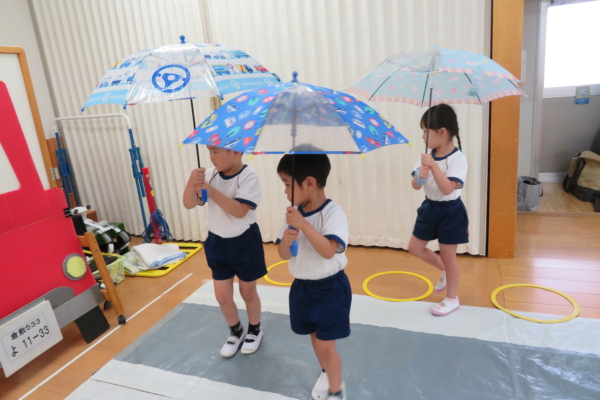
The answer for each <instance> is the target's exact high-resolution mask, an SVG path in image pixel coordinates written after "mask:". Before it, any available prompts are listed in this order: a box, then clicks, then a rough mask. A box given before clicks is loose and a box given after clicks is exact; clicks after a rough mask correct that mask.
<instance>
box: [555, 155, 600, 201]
mask: <svg viewBox="0 0 600 400" xmlns="http://www.w3.org/2000/svg"><path fill="white" fill-rule="evenodd" d="M563 188H564V189H565V192H567V193H571V194H572V195H573V196H575V197H577V198H578V199H579V200H581V201H590V202H595V201H596V199H597V198H598V197H600V155H598V154H596V153H594V152H592V151H584V152H582V153H579V154H577V156H575V157H574V158H573V160H571V166H570V167H569V173H568V174H567V176H566V177H565V180H564V181H563Z"/></svg>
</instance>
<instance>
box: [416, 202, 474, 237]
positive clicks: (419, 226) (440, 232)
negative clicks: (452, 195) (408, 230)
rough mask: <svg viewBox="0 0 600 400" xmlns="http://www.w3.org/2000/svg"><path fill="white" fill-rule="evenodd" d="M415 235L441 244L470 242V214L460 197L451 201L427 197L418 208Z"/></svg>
mask: <svg viewBox="0 0 600 400" xmlns="http://www.w3.org/2000/svg"><path fill="white" fill-rule="evenodd" d="M413 235H414V236H415V237H416V238H417V239H421V240H425V241H431V240H435V239H438V241H439V242H440V244H463V243H469V216H468V215H467V209H466V208H465V205H464V204H463V202H462V200H461V199H460V197H459V198H458V199H456V200H450V201H433V200H429V199H426V200H425V201H424V202H423V204H422V205H421V207H419V209H418V210H417V222H416V223H415V229H414V230H413Z"/></svg>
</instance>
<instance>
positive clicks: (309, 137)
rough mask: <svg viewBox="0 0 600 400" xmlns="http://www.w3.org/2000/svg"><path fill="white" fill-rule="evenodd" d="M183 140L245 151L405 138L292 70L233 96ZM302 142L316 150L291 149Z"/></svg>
mask: <svg viewBox="0 0 600 400" xmlns="http://www.w3.org/2000/svg"><path fill="white" fill-rule="evenodd" d="M183 143H184V144H204V145H209V146H216V147H222V148H226V149H230V150H235V151H239V152H242V153H247V154H265V153H271V154H282V153H295V154H301V153H323V154H336V153H337V154H357V153H366V152H368V151H371V150H375V149H378V148H381V147H385V146H388V145H392V144H404V143H408V140H407V139H406V138H405V137H404V136H403V135H402V134H401V133H400V132H398V130H397V129H396V128H395V127H394V126H392V124H391V123H389V122H388V121H387V120H386V119H385V118H384V117H383V116H382V115H381V114H379V113H378V112H377V111H375V110H374V109H373V108H371V107H370V106H368V105H366V104H365V103H363V102H361V101H358V100H357V99H356V98H354V97H353V96H350V95H347V94H345V93H342V92H338V91H335V90H332V89H327V88H323V87H318V86H313V85H309V84H306V83H301V82H297V80H296V75H294V80H292V81H291V82H288V83H285V84H282V85H276V86H273V87H265V88H262V89H257V90H253V91H250V92H246V93H244V94H242V95H240V96H237V97H235V98H233V99H231V100H230V101H228V102H227V103H226V104H224V105H223V106H222V107H220V108H219V109H217V110H215V111H214V112H213V113H212V114H211V115H210V116H209V117H208V118H207V119H206V120H204V122H202V124H200V126H198V128H197V129H196V130H195V131H194V132H192V134H191V135H190V136H189V137H188V138H186V139H185V140H184V141H183ZM300 144H305V145H312V146H313V148H317V149H318V150H313V151H298V150H295V148H296V146H298V145H300Z"/></svg>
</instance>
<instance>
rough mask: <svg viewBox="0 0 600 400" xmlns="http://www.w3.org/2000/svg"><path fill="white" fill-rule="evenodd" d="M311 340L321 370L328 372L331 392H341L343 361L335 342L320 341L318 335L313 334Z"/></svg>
mask: <svg viewBox="0 0 600 400" xmlns="http://www.w3.org/2000/svg"><path fill="white" fill-rule="evenodd" d="M310 339H311V341H312V345H313V349H314V350H315V354H316V356H317V359H318V360H319V364H320V365H321V368H323V369H324V370H325V372H327V377H328V378H329V392H330V393H337V392H339V391H340V390H341V389H342V359H341V358H340V355H339V354H338V352H337V349H336V348H335V340H319V339H317V334H316V333H311V334H310Z"/></svg>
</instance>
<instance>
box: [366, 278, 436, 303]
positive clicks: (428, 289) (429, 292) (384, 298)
mask: <svg viewBox="0 0 600 400" xmlns="http://www.w3.org/2000/svg"><path fill="white" fill-rule="evenodd" d="M387 274H404V275H412V276H416V277H417V278H420V279H422V280H424V281H425V283H426V284H427V286H428V288H427V292H426V293H425V294H424V295H422V296H419V297H413V298H410V299H392V298H391V297H382V296H377V295H376V294H374V293H372V292H371V291H370V290H369V287H368V285H369V282H370V281H371V279H373V278H377V277H378V276H381V275H387ZM363 290H364V291H365V293H366V294H368V295H369V296H371V297H375V298H376V299H380V300H386V301H417V300H423V299H424V298H426V297H427V296H429V295H430V294H431V293H433V284H432V283H431V281H430V280H429V279H427V278H425V277H424V276H421V275H418V274H413V273H412V272H405V271H388V272H380V273H378V274H375V275H371V276H370V277H368V278H367V279H365V281H364V282H363Z"/></svg>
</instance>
